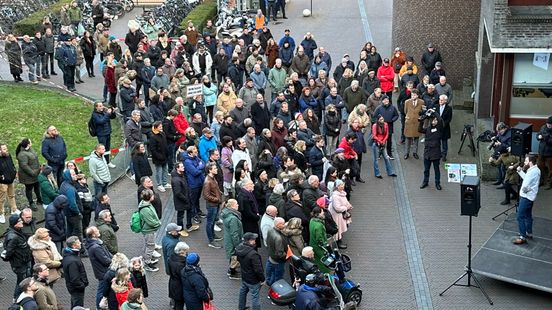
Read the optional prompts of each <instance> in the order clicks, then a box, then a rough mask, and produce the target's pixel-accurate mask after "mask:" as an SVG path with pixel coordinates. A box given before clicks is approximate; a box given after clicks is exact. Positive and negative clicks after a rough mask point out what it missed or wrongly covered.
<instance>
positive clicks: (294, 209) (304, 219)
mask: <svg viewBox="0 0 552 310" xmlns="http://www.w3.org/2000/svg"><path fill="white" fill-rule="evenodd" d="M285 208H286V217H285V220H286V221H289V220H290V219H291V218H294V217H298V218H300V219H301V225H302V226H303V227H309V221H310V215H309V216H307V215H306V214H305V212H304V211H303V205H302V204H301V195H300V194H299V192H298V191H297V190H296V189H290V190H289V191H288V192H287V201H286V205H285ZM303 240H309V230H308V229H303Z"/></svg>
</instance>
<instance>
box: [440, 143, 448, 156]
mask: <svg viewBox="0 0 552 310" xmlns="http://www.w3.org/2000/svg"><path fill="white" fill-rule="evenodd" d="M447 153H448V139H441V155H443V156H442V157H443V158H444V157H447Z"/></svg>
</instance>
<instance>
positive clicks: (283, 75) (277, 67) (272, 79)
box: [268, 58, 287, 116]
mask: <svg viewBox="0 0 552 310" xmlns="http://www.w3.org/2000/svg"><path fill="white" fill-rule="evenodd" d="M286 79H287V72H286V69H284V67H283V66H282V60H281V59H280V58H277V59H276V62H275V64H274V67H273V68H272V69H270V71H269V72H268V83H269V84H270V88H271V89H272V98H276V96H277V95H278V93H279V92H283V91H284V90H285V88H286ZM273 116H275V115H273Z"/></svg>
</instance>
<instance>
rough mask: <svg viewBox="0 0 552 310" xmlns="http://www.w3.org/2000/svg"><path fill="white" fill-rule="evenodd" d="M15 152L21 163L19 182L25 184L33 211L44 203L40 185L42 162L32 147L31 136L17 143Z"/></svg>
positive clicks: (26, 193)
mask: <svg viewBox="0 0 552 310" xmlns="http://www.w3.org/2000/svg"><path fill="white" fill-rule="evenodd" d="M15 154H16V156H17V162H18V164H19V182H21V183H23V184H25V196H26V197H27V201H28V202H29V207H30V208H31V209H32V210H33V211H36V210H37V207H36V205H37V204H39V205H40V204H42V196H41V195H40V185H39V184H38V174H39V173H40V163H39V162H38V155H37V154H36V152H35V150H34V149H33V148H32V143H31V140H30V139H29V138H25V139H23V140H21V142H20V143H19V145H17V149H16V150H15ZM33 190H34V192H35V195H36V204H35V203H34V201H33Z"/></svg>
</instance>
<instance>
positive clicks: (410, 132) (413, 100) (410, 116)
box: [404, 89, 424, 159]
mask: <svg viewBox="0 0 552 310" xmlns="http://www.w3.org/2000/svg"><path fill="white" fill-rule="evenodd" d="M418 96H419V93H418V90H416V89H413V90H412V92H411V97H410V99H408V100H406V101H405V103H404V113H405V114H406V118H405V123H404V136H405V137H406V144H405V147H404V148H405V151H404V159H408V158H409V157H410V147H411V146H412V145H414V149H413V152H412V157H414V158H416V159H418V158H419V157H418V140H419V139H420V136H421V133H420V132H419V131H418V117H419V116H420V112H421V111H422V108H423V106H424V101H423V100H422V99H420V98H418Z"/></svg>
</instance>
